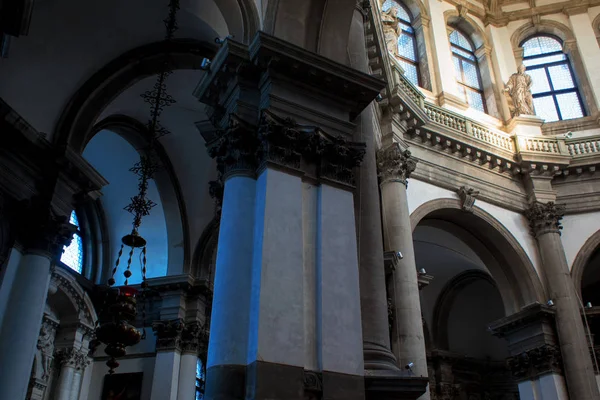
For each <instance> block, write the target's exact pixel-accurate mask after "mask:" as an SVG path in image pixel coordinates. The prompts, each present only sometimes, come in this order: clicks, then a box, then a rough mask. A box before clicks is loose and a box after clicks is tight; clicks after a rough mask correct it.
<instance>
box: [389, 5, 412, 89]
mask: <svg viewBox="0 0 600 400" xmlns="http://www.w3.org/2000/svg"><path fill="white" fill-rule="evenodd" d="M391 7H396V10H397V12H396V18H397V19H398V25H399V27H400V35H399V36H398V56H397V57H396V61H398V63H399V64H400V66H401V67H402V69H404V75H405V76H406V77H407V78H408V80H409V81H410V82H411V83H412V84H413V85H415V86H419V84H420V78H419V76H420V74H419V58H418V52H417V41H416V37H415V30H414V29H413V27H412V17H411V16H410V13H409V12H408V10H407V9H406V8H405V7H404V5H403V4H400V2H398V1H395V0H386V1H385V2H384V3H383V7H382V10H383V11H388V10H389V9H390V8H391Z"/></svg>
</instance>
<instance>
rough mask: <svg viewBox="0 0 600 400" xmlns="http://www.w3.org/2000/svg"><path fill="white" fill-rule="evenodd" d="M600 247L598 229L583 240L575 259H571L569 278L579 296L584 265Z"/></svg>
mask: <svg viewBox="0 0 600 400" xmlns="http://www.w3.org/2000/svg"><path fill="white" fill-rule="evenodd" d="M599 248H600V230H598V231H597V232H596V233H594V234H593V235H592V236H590V237H589V238H588V240H586V241H585V243H584V244H583V246H581V249H579V252H578V253H577V256H576V257H575V261H573V267H572V268H571V279H573V284H574V285H575V290H576V291H577V293H579V296H580V297H581V283H582V282H581V281H582V278H583V272H584V271H585V267H586V266H587V264H588V262H589V261H590V259H591V258H592V255H593V254H594V252H595V251H596V250H598V249H599Z"/></svg>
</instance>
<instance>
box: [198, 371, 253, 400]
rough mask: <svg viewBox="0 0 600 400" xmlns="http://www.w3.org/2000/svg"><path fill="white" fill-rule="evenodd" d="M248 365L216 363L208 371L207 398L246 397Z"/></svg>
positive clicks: (231, 398) (228, 399) (239, 398)
mask: <svg viewBox="0 0 600 400" xmlns="http://www.w3.org/2000/svg"><path fill="white" fill-rule="evenodd" d="M245 388H246V366H245V365H216V366H214V367H210V368H208V370H207V371H206V392H205V394H204V398H205V399H207V400H216V399H219V400H241V399H244V397H245Z"/></svg>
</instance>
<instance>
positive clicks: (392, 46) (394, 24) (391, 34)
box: [381, 6, 400, 56]
mask: <svg viewBox="0 0 600 400" xmlns="http://www.w3.org/2000/svg"><path fill="white" fill-rule="evenodd" d="M397 14H398V8H397V7H396V6H391V7H390V8H389V9H388V10H387V11H383V12H382V13H381V22H382V23H383V34H384V36H385V44H386V46H387V48H388V51H390V52H391V53H392V54H393V55H395V56H398V55H399V54H398V38H399V36H400V33H399V29H400V28H399V27H398V18H397V17H396V15H397Z"/></svg>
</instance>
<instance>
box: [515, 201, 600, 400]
mask: <svg viewBox="0 0 600 400" xmlns="http://www.w3.org/2000/svg"><path fill="white" fill-rule="evenodd" d="M563 214H564V206H561V205H556V204H554V203H553V202H549V203H540V202H537V201H536V202H533V204H532V205H531V207H530V208H529V210H528V211H527V212H526V216H527V218H528V219H529V221H530V226H531V230H532V234H533V235H534V236H535V238H536V239H537V242H538V248H539V251H540V256H541V259H542V265H543V268H544V276H545V279H546V288H547V290H548V294H549V296H550V300H552V301H553V303H554V307H555V309H556V329H557V333H558V341H559V344H560V350H561V354H562V360H563V363H564V372H565V378H566V381H567V388H568V390H569V397H570V398H571V399H573V400H575V399H576V400H592V399H598V398H600V393H599V391H598V386H597V384H596V379H595V376H594V369H593V367H592V360H591V358H590V353H589V349H588V343H587V339H586V335H585V331H584V327H583V321H582V318H581V309H580V307H579V304H578V301H577V293H576V290H575V287H574V286H573V281H572V280H571V276H570V273H569V266H568V264H567V259H566V257H565V251H564V248H563V244H562V241H561V238H560V229H561V224H560V220H561V219H562V216H563Z"/></svg>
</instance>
